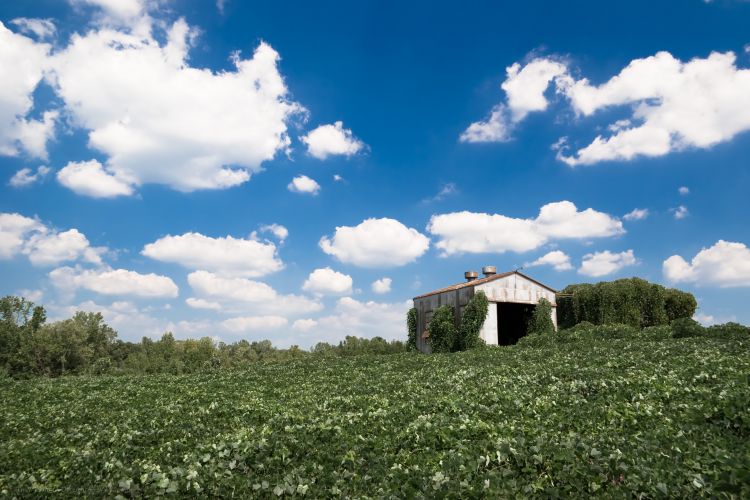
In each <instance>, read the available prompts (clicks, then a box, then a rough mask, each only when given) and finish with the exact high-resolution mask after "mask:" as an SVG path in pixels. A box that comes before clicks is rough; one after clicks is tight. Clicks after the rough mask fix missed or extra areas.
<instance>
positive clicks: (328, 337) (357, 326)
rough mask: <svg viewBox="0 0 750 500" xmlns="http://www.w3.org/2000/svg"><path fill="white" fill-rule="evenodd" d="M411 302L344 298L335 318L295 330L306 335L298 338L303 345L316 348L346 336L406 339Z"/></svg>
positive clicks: (338, 306) (340, 302) (325, 317)
mask: <svg viewBox="0 0 750 500" xmlns="http://www.w3.org/2000/svg"><path fill="white" fill-rule="evenodd" d="M409 308H411V301H405V302H398V303H393V304H389V303H383V302H374V301H368V302H360V301H358V300H355V299H353V298H351V297H342V298H340V299H339V300H338V302H337V303H336V307H335V309H334V310H333V312H332V314H329V315H326V316H323V317H320V318H318V319H317V320H314V321H315V323H312V322H309V321H308V320H302V321H305V322H304V323H299V324H298V325H297V327H296V328H295V327H294V325H293V326H292V328H293V329H295V330H298V331H300V332H303V336H302V337H297V338H296V339H295V341H296V342H298V343H300V344H308V345H309V344H314V343H315V342H319V341H326V342H332V343H335V342H338V341H341V340H343V339H344V338H345V337H346V336H347V335H355V336H357V337H365V338H372V337H383V338H385V339H387V340H398V339H400V340H403V339H405V338H406V323H405V321H406V312H407V311H408V310H409Z"/></svg>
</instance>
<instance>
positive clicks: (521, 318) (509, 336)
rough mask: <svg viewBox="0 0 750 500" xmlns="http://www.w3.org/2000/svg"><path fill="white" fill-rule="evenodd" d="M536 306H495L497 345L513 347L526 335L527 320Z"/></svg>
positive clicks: (511, 303)
mask: <svg viewBox="0 0 750 500" xmlns="http://www.w3.org/2000/svg"><path fill="white" fill-rule="evenodd" d="M535 307H536V306H535V305H532V304H515V303H513V302H499V303H498V304H497V343H498V345H513V344H515V343H516V342H518V339H520V338H521V337H523V336H525V335H526V334H527V333H528V327H529V320H530V319H531V315H532V314H533V312H534V308H535Z"/></svg>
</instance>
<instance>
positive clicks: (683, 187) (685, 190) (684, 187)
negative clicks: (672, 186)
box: [677, 186, 690, 196]
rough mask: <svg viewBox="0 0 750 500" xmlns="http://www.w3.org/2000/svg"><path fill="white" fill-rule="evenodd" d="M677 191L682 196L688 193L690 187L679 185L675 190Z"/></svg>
mask: <svg viewBox="0 0 750 500" xmlns="http://www.w3.org/2000/svg"><path fill="white" fill-rule="evenodd" d="M677 192H678V193H680V194H681V195H682V196H685V195H688V194H690V188H688V187H687V186H680V188H679V189H678V190H677Z"/></svg>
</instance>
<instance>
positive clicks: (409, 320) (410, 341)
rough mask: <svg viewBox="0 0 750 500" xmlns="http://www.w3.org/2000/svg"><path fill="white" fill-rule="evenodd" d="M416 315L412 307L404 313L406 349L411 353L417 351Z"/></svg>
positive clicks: (414, 308) (415, 310) (415, 309)
mask: <svg viewBox="0 0 750 500" xmlns="http://www.w3.org/2000/svg"><path fill="white" fill-rule="evenodd" d="M417 314H418V313H417V308H416V307H412V308H411V309H409V312H407V313H406V331H407V332H408V337H407V340H406V347H407V349H409V350H412V351H416V350H417Z"/></svg>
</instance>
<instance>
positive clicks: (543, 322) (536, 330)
mask: <svg viewBox="0 0 750 500" xmlns="http://www.w3.org/2000/svg"><path fill="white" fill-rule="evenodd" d="M552 333H555V324H554V323H553V322H552V304H551V303H550V301H549V300H547V299H540V300H539V302H537V304H536V307H535V308H534V313H533V314H532V315H531V320H530V321H529V334H530V335H546V334H552Z"/></svg>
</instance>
